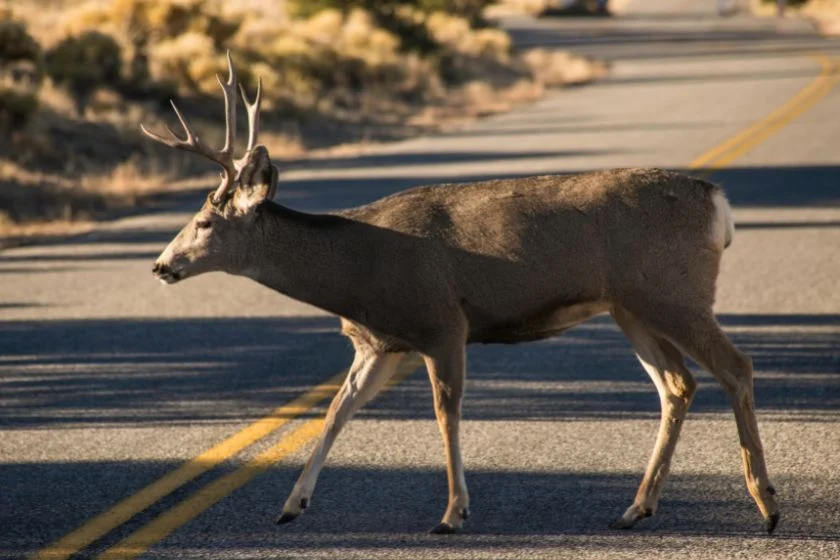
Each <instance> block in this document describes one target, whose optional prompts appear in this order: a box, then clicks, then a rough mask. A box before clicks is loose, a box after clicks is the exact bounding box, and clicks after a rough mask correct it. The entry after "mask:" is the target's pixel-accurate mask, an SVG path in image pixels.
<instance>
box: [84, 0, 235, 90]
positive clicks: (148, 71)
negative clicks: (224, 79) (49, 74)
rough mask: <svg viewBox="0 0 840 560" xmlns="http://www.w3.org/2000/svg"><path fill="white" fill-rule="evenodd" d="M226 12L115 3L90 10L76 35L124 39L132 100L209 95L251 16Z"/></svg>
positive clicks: (188, 5)
mask: <svg viewBox="0 0 840 560" xmlns="http://www.w3.org/2000/svg"><path fill="white" fill-rule="evenodd" d="M220 10H221V4H220V3H218V2H211V1H208V0H113V1H112V2H110V3H107V4H104V5H100V4H95V5H89V6H84V7H83V8H82V9H81V10H80V11H79V13H78V15H77V17H75V18H73V21H72V22H71V23H70V30H71V31H73V30H74V29H75V30H76V31H78V30H83V29H89V28H91V27H95V28H97V29H99V30H103V31H105V32H107V33H109V34H111V35H112V36H114V37H119V38H120V41H121V43H122V44H121V47H122V53H123V59H124V64H125V68H126V70H127V71H126V76H125V79H124V81H123V91H124V93H126V94H128V95H132V96H136V95H152V96H155V97H159V95H158V94H161V95H162V94H167V93H174V92H175V91H176V90H177V89H178V87H179V86H180V87H181V88H183V89H185V90H187V91H189V92H198V91H202V92H203V91H207V90H208V89H209V88H210V87H212V86H211V84H209V83H208V82H209V81H213V80H214V78H213V75H214V72H215V70H214V69H216V68H223V66H220V65H219V63H218V59H219V57H218V55H219V53H220V52H223V50H224V45H225V44H226V43H227V42H228V41H229V40H230V39H231V38H232V37H233V36H234V35H235V34H236V32H237V31H238V30H239V27H240V25H241V23H242V17H243V16H242V14H245V13H247V12H241V13H240V14H232V13H230V14H222V13H221V11H220ZM199 49H201V50H199ZM213 83H215V82H213Z"/></svg>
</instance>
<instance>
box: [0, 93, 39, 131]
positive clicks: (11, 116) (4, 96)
mask: <svg viewBox="0 0 840 560" xmlns="http://www.w3.org/2000/svg"><path fill="white" fill-rule="evenodd" d="M37 110H38V97H37V96H36V95H35V94H34V93H31V92H26V91H20V90H18V89H17V88H15V87H2V86H0V132H8V131H10V130H17V129H21V128H23V127H24V126H25V125H26V123H27V122H28V121H29V119H30V118H32V115H34V114H35V111H37Z"/></svg>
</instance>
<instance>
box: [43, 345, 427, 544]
mask: <svg viewBox="0 0 840 560" xmlns="http://www.w3.org/2000/svg"><path fill="white" fill-rule="evenodd" d="M420 363H421V360H420V358H419V357H417V356H416V355H411V356H409V357H407V358H406V359H405V360H404V361H403V362H402V364H400V367H399V368H398V370H397V372H396V373H395V374H394V377H393V378H392V379H391V381H390V382H389V384H388V387H387V388H391V387H393V386H394V385H396V384H398V383H400V382H401V381H403V380H404V379H405V378H406V377H408V376H409V375H410V374H411V373H413V372H414V371H415V370H416V369H417V368H418V367H419V366H420ZM346 375H347V372H346V371H343V372H341V373H339V374H337V375H334V376H333V377H331V378H330V379H328V380H327V381H325V382H324V383H321V384H320V385H318V386H317V387H314V388H313V389H311V390H310V391H308V392H306V393H305V394H303V395H301V396H300V397H298V398H296V399H294V400H293V401H291V402H289V403H288V404H285V405H283V406H280V407H278V408H276V409H274V410H273V411H271V413H269V414H268V415H267V416H264V417H263V418H261V419H259V420H257V421H256V422H254V423H253V424H251V425H249V426H247V427H246V428H244V429H243V430H241V431H240V432H237V433H236V434H234V435H232V436H231V437H229V438H228V439H226V440H224V441H222V442H221V443H219V444H217V445H215V446H213V447H211V448H210V449H208V450H207V451H205V452H204V453H202V454H201V455H198V456H197V457H195V458H194V459H191V460H190V461H187V462H186V463H184V464H183V465H182V466H181V467H179V468H177V469H175V470H174V471H172V472H170V473H168V474H166V475H165V476H163V477H162V478H160V479H158V480H157V481H155V482H153V483H152V484H150V485H148V486H146V487H145V488H143V489H142V490H140V491H139V492H137V493H136V494H134V495H132V496H129V497H128V498H126V499H125V500H123V501H121V502H119V503H118V504H116V505H115V506H113V507H111V508H110V509H109V510H107V511H105V512H104V513H101V514H99V515H97V516H96V517H94V518H92V519H90V520H89V521H88V522H87V523H85V524H84V525H82V526H81V527H79V528H78V529H76V530H75V531H73V532H71V533H68V534H67V535H65V536H64V537H62V538H61V539H59V540H58V541H56V542H55V543H53V544H52V545H50V546H49V547H47V548H44V549H42V550H40V551H39V552H37V553H36V554H35V556H34V558H36V559H39V560H48V559H49V560H63V559H67V558H69V557H70V556H72V555H73V554H76V553H77V552H79V551H81V550H83V549H85V548H87V547H88V546H90V545H91V544H92V543H93V542H95V541H97V540H99V539H101V538H102V537H104V536H105V535H107V534H108V533H110V532H111V531H113V530H114V529H116V528H117V527H120V526H121V525H122V524H124V523H125V522H127V521H129V520H130V519H131V518H133V517H134V516H135V515H137V514H138V513H140V512H142V511H144V510H145V509H147V508H148V507H150V506H152V505H153V504H155V503H157V502H158V501H160V500H161V499H162V498H164V497H166V496H168V495H169V494H171V493H172V492H174V491H175V490H177V489H178V488H180V487H182V486H183V485H185V484H187V483H188V482H190V481H192V480H194V479H196V478H198V477H199V476H201V475H202V474H204V473H206V472H208V471H209V470H211V469H213V468H214V467H217V466H218V465H220V464H221V463H223V462H224V461H227V460H228V459H230V458H232V457H233V456H235V455H237V454H238V453H239V452H241V451H242V450H244V449H245V448H246V447H249V446H251V445H253V444H254V443H256V442H258V441H260V440H262V439H264V438H266V437H268V436H269V435H271V434H272V433H274V432H276V431H277V430H279V429H280V428H282V427H283V426H285V425H286V424H288V423H289V422H291V421H292V420H294V419H295V418H297V417H299V416H301V415H302V414H304V413H306V412H308V411H309V410H311V409H312V408H313V407H314V406H315V405H317V404H318V403H320V402H321V401H323V400H325V399H327V398H328V397H331V396H332V395H334V394H335V393H336V391H337V390H338V388H339V387H340V385H341V382H342V381H343V380H344V377H345V376H346ZM323 426H324V419H323V418H316V419H313V420H308V421H306V422H304V423H303V424H301V425H300V426H298V427H297V428H296V429H295V430H293V431H292V432H290V433H289V434H287V435H285V436H284V437H283V438H282V439H281V440H280V441H279V442H278V443H276V444H275V445H274V446H272V447H270V448H268V449H267V450H265V451H263V452H262V453H260V454H259V455H257V456H256V457H254V458H253V459H251V460H250V461H248V462H247V463H246V464H245V465H242V466H241V467H239V468H237V469H236V470H235V471H233V472H231V473H229V474H227V475H225V476H222V477H221V478H218V479H216V480H214V481H213V482H211V483H210V484H208V485H207V486H205V487H203V488H201V490H199V491H197V492H196V493H195V494H193V495H192V496H191V497H189V498H187V499H186V500H184V501H183V502H181V503H179V504H177V505H176V506H174V507H172V508H171V509H169V510H167V511H166V512H164V513H162V514H160V515H159V516H158V517H156V518H155V519H153V520H152V521H150V522H149V523H148V524H146V525H145V526H143V527H141V528H140V529H138V530H137V531H135V532H133V533H131V534H130V535H128V536H127V537H125V538H124V539H122V540H121V541H120V542H118V543H117V544H115V545H114V546H112V547H110V548H109V549H107V550H106V551H105V552H103V553H102V554H101V555H99V556H98V558H102V559H106V558H107V559H117V558H119V559H129V558H134V557H136V556H138V555H140V554H142V553H143V552H144V551H145V550H146V549H148V548H149V547H150V546H152V545H154V544H155V543H157V542H159V541H161V540H163V539H164V538H166V537H167V536H168V535H169V534H170V533H172V531H174V530H175V529H177V528H178V527H180V526H181V525H183V524H185V523H187V522H189V521H191V520H192V519H194V518H195V517H197V516H198V515H199V514H201V513H202V512H203V511H205V510H206V509H208V508H210V507H211V506H213V505H214V504H216V502H218V501H219V500H221V499H222V498H224V497H225V496H227V495H228V494H230V493H231V492H233V491H235V490H236V489H238V488H240V487H242V486H244V485H245V484H247V483H248V481H250V480H251V479H253V478H254V477H256V476H258V475H260V474H262V473H263V472H265V471H266V470H268V469H269V468H270V467H271V466H272V465H274V464H275V463H277V462H278V461H280V460H281V459H283V458H284V457H286V456H287V455H289V454H291V453H294V452H295V451H297V450H299V449H300V448H302V447H303V446H305V445H306V444H307V443H309V442H310V441H312V440H313V439H314V438H315V437H317V435H318V434H320V433H321V430H322V429H323Z"/></svg>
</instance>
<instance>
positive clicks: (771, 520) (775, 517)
mask: <svg viewBox="0 0 840 560" xmlns="http://www.w3.org/2000/svg"><path fill="white" fill-rule="evenodd" d="M778 524H779V512H776V513H774V514H772V515H771V516H770V517H768V518H767V519H765V520H764V526H765V527H766V528H767V534H768V535H772V534H773V531H774V530H776V525H778Z"/></svg>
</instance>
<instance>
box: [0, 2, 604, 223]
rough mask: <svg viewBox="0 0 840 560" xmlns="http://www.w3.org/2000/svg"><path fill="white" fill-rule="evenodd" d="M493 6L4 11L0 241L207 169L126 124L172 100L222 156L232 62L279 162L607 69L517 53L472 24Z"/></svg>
mask: <svg viewBox="0 0 840 560" xmlns="http://www.w3.org/2000/svg"><path fill="white" fill-rule="evenodd" d="M520 1H521V0H520ZM492 3H493V2H492V1H491V0H242V1H238V2H224V1H222V0H27V1H26V2H18V1H15V2H6V3H5V4H0V137H2V138H3V141H2V142H0V228H5V229H6V230H9V229H10V228H11V229H15V226H21V224H28V223H32V222H39V221H44V220H46V221H49V222H55V221H64V222H73V221H78V220H83V219H86V218H89V217H91V216H95V215H97V214H98V213H101V212H102V211H103V210H107V209H109V208H113V207H115V206H124V207H125V206H130V205H132V204H136V203H137V202H138V201H142V200H143V199H144V197H146V196H147V195H149V194H150V193H154V192H156V191H159V190H160V189H167V188H169V186H168V185H169V184H171V183H172V182H173V181H174V180H175V179H177V178H179V177H183V176H184V175H187V174H190V173H194V172H196V171H203V170H205V169H207V168H206V167H203V165H204V163H203V162H201V161H196V160H197V159H199V158H189V157H183V155H182V154H177V153H168V152H167V151H165V150H162V149H160V148H158V147H157V146H155V145H153V143H151V142H148V141H146V140H145V139H143V138H142V137H141V136H140V135H139V134H138V128H137V127H138V123H140V122H145V123H147V124H149V125H151V126H153V127H159V126H161V125H162V121H163V120H166V119H171V114H170V113H169V111H170V109H169V108H168V100H169V99H170V98H172V97H176V98H177V99H178V100H179V106H180V107H181V108H182V109H184V111H185V113H186V114H187V116H188V118H190V119H191V120H192V121H193V123H194V126H195V127H196V128H197V129H199V130H201V131H202V133H203V134H204V136H205V137H207V138H208V140H210V141H216V142H218V141H219V140H220V139H221V136H222V126H223V122H222V119H221V116H222V113H221V105H220V92H219V88H218V84H217V83H216V79H215V75H216V74H217V73H224V71H225V55H224V53H225V51H226V50H227V49H230V50H231V51H232V53H233V58H234V63H235V65H236V67H237V71H238V73H239V77H240V81H242V82H243V83H244V84H245V85H246V87H248V88H249V89H251V91H253V88H254V87H255V84H256V80H257V77H258V76H259V77H261V78H262V80H263V84H264V98H265V100H264V104H263V105H264V119H263V122H264V126H263V129H264V130H265V131H266V132H265V134H264V136H263V138H261V140H262V141H263V142H264V143H266V144H267V146H268V147H269V149H270V150H271V153H272V155H273V157H275V158H284V157H285V158H295V157H300V156H302V155H304V154H307V155H310V154H311V153H313V151H317V150H323V149H325V148H329V147H335V146H339V145H344V146H347V145H356V146H358V145H359V143H369V142H376V141H381V140H390V139H396V138H402V137H405V136H408V135H412V134H417V133H418V132H425V131H428V130H431V129H435V128H437V127H440V126H441V125H445V124H451V123H453V122H455V121H458V120H463V119H464V118H471V117H475V116H477V115H481V114H486V113H492V112H497V111H502V110H506V109H508V108H509V107H510V106H511V105H514V104H518V103H523V102H528V101H531V100H534V99H536V98H538V97H539V96H540V95H542V93H543V91H544V90H545V88H548V87H554V86H560V85H564V84H569V83H581V82H586V81H589V80H592V79H593V78H595V77H597V76H599V75H601V74H602V73H603V71H604V68H603V66H602V65H601V64H599V63H597V62H594V61H591V60H587V59H585V58H583V57H579V56H575V55H573V54H571V53H568V52H559V51H544V50H534V51H529V52H518V51H516V50H514V49H513V48H512V45H511V41H510V38H509V36H508V35H507V34H506V33H505V32H504V31H502V30H501V29H498V28H496V27H493V26H492V25H491V24H490V23H489V22H488V21H487V19H486V18H485V16H484V14H485V9H486V8H487V7H488V6H489V5H490V4H492ZM17 229H18V230H20V227H18V228H17Z"/></svg>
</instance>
